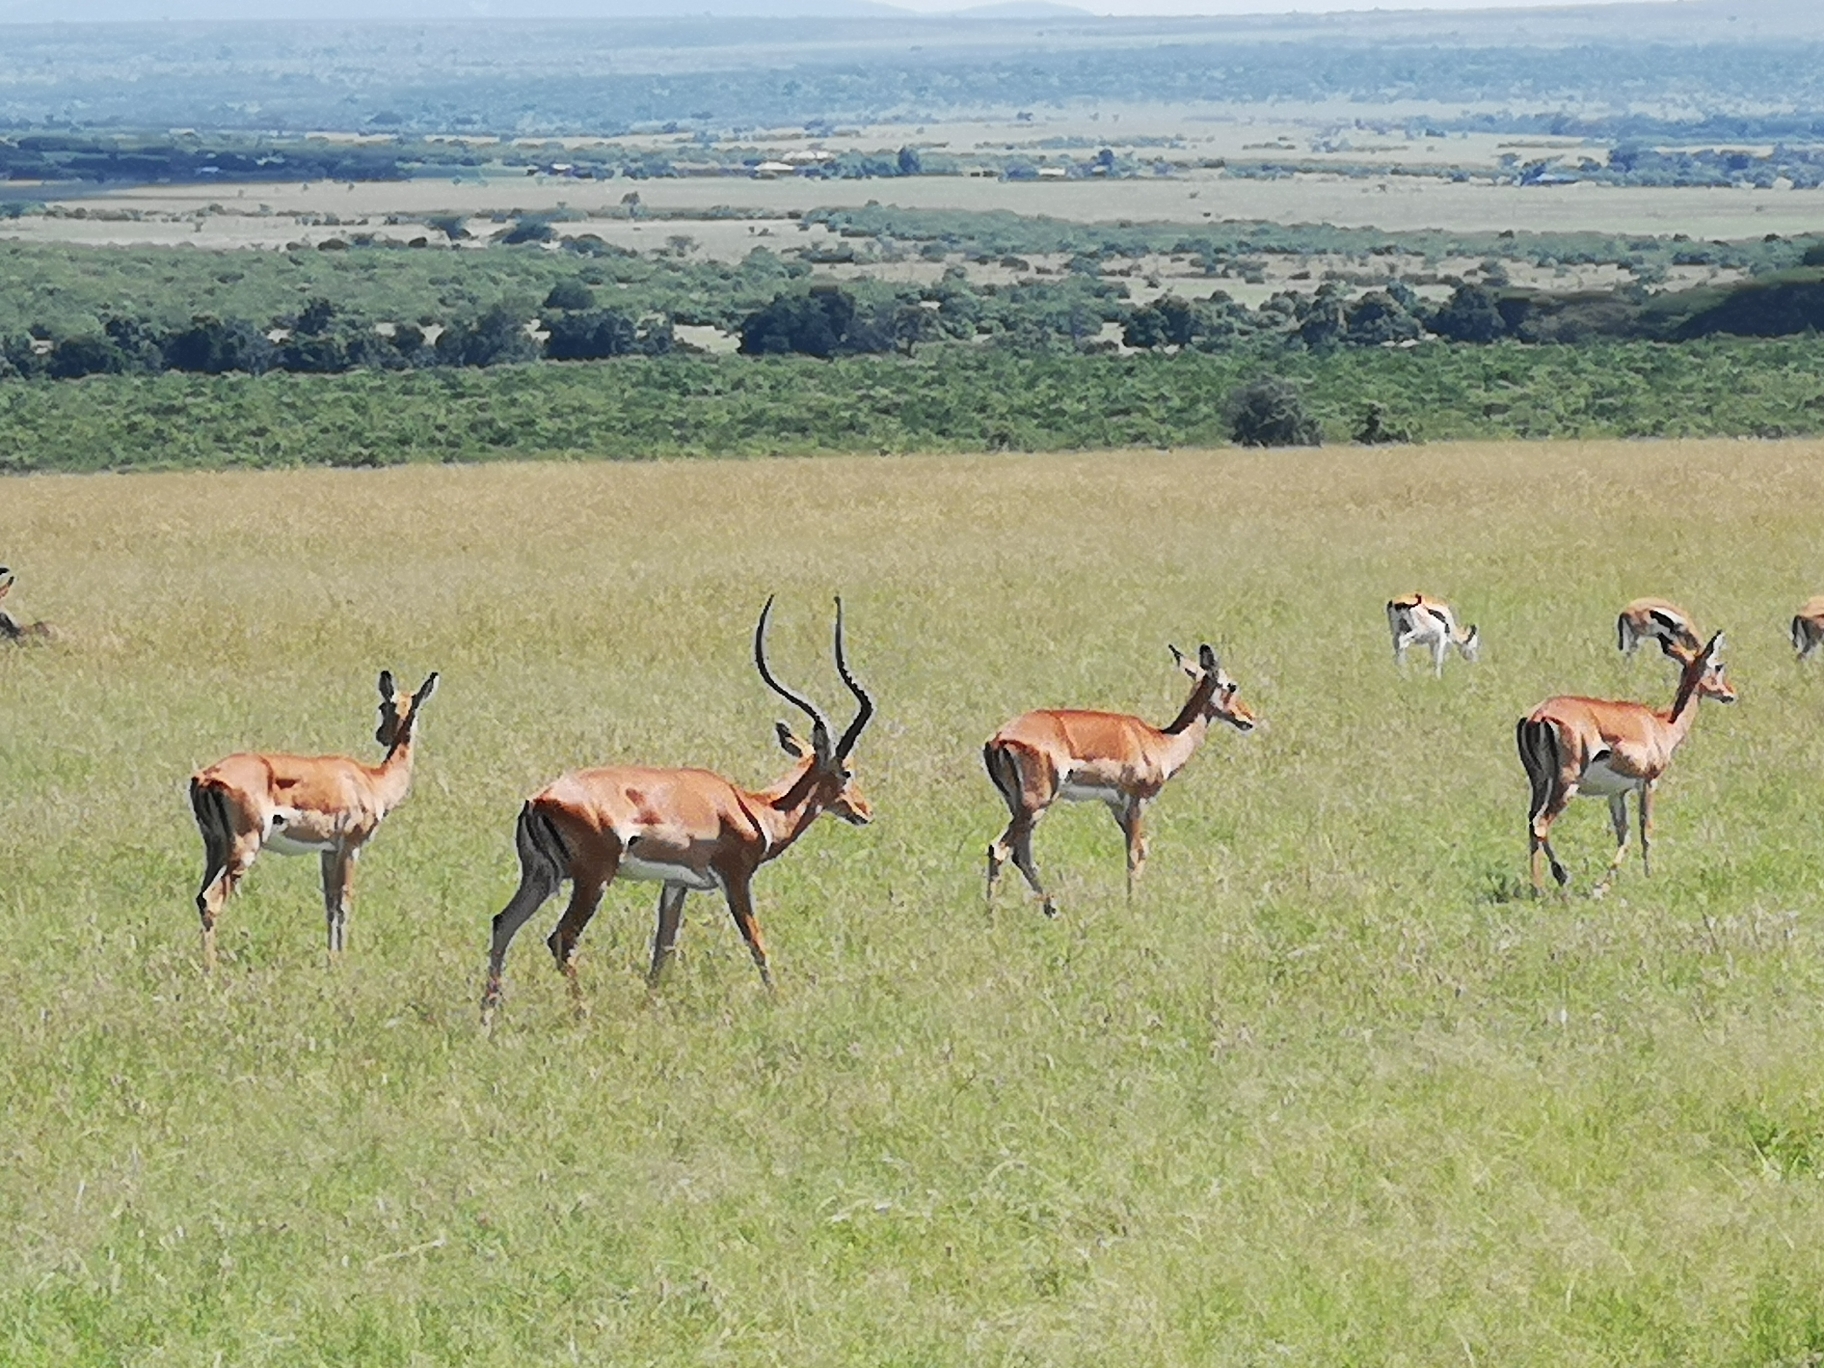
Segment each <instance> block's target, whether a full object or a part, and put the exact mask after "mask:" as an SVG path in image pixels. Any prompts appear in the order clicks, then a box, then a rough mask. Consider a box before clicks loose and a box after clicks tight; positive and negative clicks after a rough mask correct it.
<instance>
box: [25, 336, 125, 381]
mask: <svg viewBox="0 0 1824 1368" xmlns="http://www.w3.org/2000/svg"><path fill="white" fill-rule="evenodd" d="M126 369H127V358H126V357H125V356H123V355H122V354H121V350H120V348H119V347H117V346H115V345H114V340H113V339H112V338H110V337H108V336H106V335H105V334H104V335H100V336H98V335H96V334H94V333H88V334H85V335H84V336H82V337H66V338H65V339H64V340H63V341H61V342H59V343H58V344H57V346H56V348H55V349H54V350H52V352H51V353H50V355H49V356H48V357H47V358H46V364H45V368H44V373H45V374H46V375H49V376H50V377H51V378H52V379H53V380H73V379H75V378H76V377H77V376H81V375H119V374H120V373H121V372H122V371H124V370H126Z"/></svg>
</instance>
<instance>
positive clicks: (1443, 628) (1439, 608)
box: [1387, 594, 1482, 677]
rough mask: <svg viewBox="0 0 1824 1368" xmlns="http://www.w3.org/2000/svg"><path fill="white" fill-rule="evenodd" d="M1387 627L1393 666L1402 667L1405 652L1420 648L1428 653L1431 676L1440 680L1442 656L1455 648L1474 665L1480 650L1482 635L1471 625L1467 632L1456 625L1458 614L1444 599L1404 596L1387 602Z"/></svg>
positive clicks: (1404, 661) (1404, 662) (1442, 668)
mask: <svg viewBox="0 0 1824 1368" xmlns="http://www.w3.org/2000/svg"><path fill="white" fill-rule="evenodd" d="M1387 627H1388V630H1389V631H1391V632H1392V633H1393V663H1394V664H1395V665H1399V666H1404V665H1405V664H1406V652H1407V651H1409V650H1410V649H1412V648H1413V647H1414V646H1423V647H1425V648H1426V649H1427V650H1429V651H1430V652H1431V668H1432V673H1434V674H1436V675H1438V676H1440V677H1442V676H1443V674H1444V657H1445V656H1446V655H1448V654H1449V653H1450V648H1451V647H1452V646H1455V647H1456V648H1457V653H1458V654H1459V655H1461V656H1462V657H1463V659H1465V660H1467V661H1469V662H1471V663H1472V664H1473V663H1474V662H1475V659H1476V655H1477V653H1478V652H1479V651H1480V650H1481V649H1482V633H1481V630H1480V629H1479V628H1477V627H1476V626H1475V625H1474V624H1471V626H1470V627H1469V629H1468V630H1467V631H1465V630H1463V629H1462V628H1460V627H1458V626H1457V615H1456V613H1455V612H1453V611H1452V610H1451V606H1450V605H1449V604H1448V603H1446V602H1444V600H1443V599H1436V598H1433V597H1432V596H1431V595H1430V594H1407V595H1406V596H1405V597H1404V598H1396V599H1388V600H1387Z"/></svg>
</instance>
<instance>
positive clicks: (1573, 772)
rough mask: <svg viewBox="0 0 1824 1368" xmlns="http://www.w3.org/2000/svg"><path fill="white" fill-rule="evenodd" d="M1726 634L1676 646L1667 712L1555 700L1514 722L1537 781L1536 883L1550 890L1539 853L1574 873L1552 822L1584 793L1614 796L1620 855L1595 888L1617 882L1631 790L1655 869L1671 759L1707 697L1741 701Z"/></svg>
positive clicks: (1643, 846) (1531, 814)
mask: <svg viewBox="0 0 1824 1368" xmlns="http://www.w3.org/2000/svg"><path fill="white" fill-rule="evenodd" d="M1722 649H1723V634H1722V633H1721V632H1718V633H1717V634H1716V635H1715V636H1713V637H1711V638H1710V641H1709V644H1707V645H1706V646H1704V647H1703V648H1702V649H1701V650H1698V651H1694V652H1692V653H1691V654H1690V655H1689V656H1686V655H1683V654H1682V653H1681V652H1678V651H1673V652H1670V654H1672V655H1673V658H1674V659H1677V660H1680V661H1681V663H1682V665H1683V668H1682V670H1681V671H1680V673H1679V680H1678V693H1677V694H1676V695H1675V696H1674V698H1673V700H1672V706H1671V707H1670V708H1669V709H1667V710H1666V711H1664V712H1660V711H1657V710H1656V709H1653V708H1649V707H1648V706H1647V705H1646V704H1644V703H1632V702H1614V701H1609V700H1606V699H1599V698H1573V697H1564V698H1548V699H1546V701H1545V702H1543V703H1541V704H1540V705H1539V706H1538V707H1536V708H1534V709H1533V710H1532V712H1530V713H1528V714H1527V715H1526V716H1525V717H1523V718H1521V719H1520V721H1519V723H1518V724H1517V726H1516V727H1515V739H1516V741H1517V743H1518V745H1519V748H1520V763H1521V764H1522V765H1524V766H1525V767H1526V777H1527V779H1528V780H1529V781H1530V783H1531V784H1532V801H1531V804H1530V806H1529V808H1528V811H1527V827H1526V831H1527V840H1528V843H1529V846H1528V853H1529V859H1530V862H1531V866H1532V876H1533V888H1534V890H1535V891H1536V892H1538V893H1540V894H1543V893H1544V892H1545V881H1544V879H1542V878H1541V877H1540V873H1539V857H1540V855H1542V854H1543V855H1544V856H1545V858H1546V859H1547V860H1549V861H1550V862H1551V866H1552V877H1553V878H1554V879H1556V880H1557V881H1558V886H1559V887H1560V888H1563V887H1564V886H1565V885H1566V884H1568V883H1569V882H1570V878H1571V876H1570V874H1569V873H1568V872H1567V871H1566V870H1565V867H1564V866H1563V865H1562V864H1560V863H1559V862H1558V856H1557V854H1556V853H1555V852H1554V851H1553V850H1552V842H1551V834H1552V824H1553V823H1554V822H1556V821H1557V820H1558V818H1559V817H1561V816H1562V815H1563V814H1564V810H1565V808H1567V807H1569V806H1570V802H1571V799H1572V798H1575V797H1577V796H1578V795H1582V796H1584V797H1589V798H1606V799H1608V800H1609V819H1610V821H1611V822H1612V823H1613V824H1614V827H1615V858H1614V859H1612V860H1610V861H1609V868H1608V872H1607V873H1605V874H1604V875H1603V876H1602V880H1601V882H1599V883H1598V884H1597V885H1596V887H1595V889H1594V890H1593V891H1594V892H1595V894H1596V895H1597V896H1601V894H1602V893H1604V892H1605V891H1606V890H1607V889H1608V886H1609V883H1610V881H1611V880H1613V879H1614V877H1615V874H1616V872H1617V871H1618V870H1619V869H1620V868H1621V864H1622V861H1623V859H1624V858H1626V856H1627V853H1628V804H1627V797H1628V794H1630V793H1633V794H1636V795H1638V796H1637V799H1636V802H1637V804H1638V806H1639V808H1640V867H1641V870H1642V872H1643V873H1647V874H1651V873H1652V867H1651V865H1650V863H1649V859H1648V854H1647V849H1648V842H1649V840H1650V834H1651V831H1652V824H1653V790H1654V787H1655V786H1656V785H1657V784H1658V783H1659V779H1660V776H1661V775H1663V774H1664V773H1665V772H1666V769H1667V767H1668V766H1670V765H1671V763H1672V755H1673V752H1674V751H1676V750H1677V749H1678V748H1679V746H1680V745H1682V744H1683V743H1684V739H1685V737H1686V736H1688V735H1690V732H1691V724H1692V723H1693V722H1695V721H1696V720H1697V708H1698V703H1699V701H1700V700H1702V699H1705V698H1714V699H1715V700H1716V701H1717V702H1719V703H1733V702H1735V690H1734V689H1732V688H1731V687H1730V686H1729V681H1728V680H1727V679H1725V678H1724V677H1723V662H1722V660H1721V659H1720V655H1721V652H1722Z"/></svg>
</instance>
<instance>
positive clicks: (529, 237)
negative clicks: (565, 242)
mask: <svg viewBox="0 0 1824 1368" xmlns="http://www.w3.org/2000/svg"><path fill="white" fill-rule="evenodd" d="M556 236H557V229H555V228H553V227H552V226H551V224H550V221H549V220H547V219H545V218H543V217H542V216H540V215H538V214H527V215H526V216H525V217H524V218H521V219H520V220H519V221H518V222H516V223H515V224H514V225H513V226H512V227H511V228H509V229H507V231H506V232H505V233H503V234H501V238H500V240H501V241H502V242H504V243H505V244H506V245H507V246H509V247H516V246H518V245H519V244H520V243H522V242H549V241H551V239H552V238H554V237H556Z"/></svg>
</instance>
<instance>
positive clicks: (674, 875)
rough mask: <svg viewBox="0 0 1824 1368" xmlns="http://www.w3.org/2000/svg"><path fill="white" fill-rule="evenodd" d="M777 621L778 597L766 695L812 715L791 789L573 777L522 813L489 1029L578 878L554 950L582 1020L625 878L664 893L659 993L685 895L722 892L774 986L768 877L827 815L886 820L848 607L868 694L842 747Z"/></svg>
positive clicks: (657, 942) (491, 960) (672, 777)
mask: <svg viewBox="0 0 1824 1368" xmlns="http://www.w3.org/2000/svg"><path fill="white" fill-rule="evenodd" d="M772 611H773V600H772V599H771V598H769V599H767V601H766V606H765V607H764V608H762V609H761V610H760V621H759V623H758V625H757V626H756V627H755V628H754V666H755V668H757V669H758V670H759V672H760V678H761V679H762V680H763V681H764V682H765V684H766V686H767V688H769V689H771V690H772V691H773V692H774V693H776V694H778V695H779V696H780V697H781V698H783V699H785V701H786V702H788V703H790V704H792V706H794V707H796V708H797V709H799V710H800V711H801V712H803V713H804V715H805V716H806V717H808V718H809V719H810V722H811V739H810V740H809V741H808V742H807V741H805V740H803V739H802V738H801V737H799V736H798V735H797V734H796V733H794V732H793V731H792V729H791V728H790V727H789V726H787V725H786V724H785V723H784V722H781V723H779V724H778V735H779V744H780V746H781V747H783V748H784V750H785V753H786V754H787V755H789V756H791V757H792V759H793V761H794V762H795V763H794V764H793V765H792V768H791V769H790V770H788V771H787V772H786V773H785V775H784V777H782V778H781V779H779V780H778V782H776V783H774V784H773V785H771V786H770V787H768V788H764V789H758V790H750V789H744V788H740V787H738V786H737V785H735V784H734V783H732V782H730V781H729V780H727V779H724V778H723V777H722V776H721V775H719V774H715V773H712V772H711V771H709V770H701V769H649V768H645V767H640V766H631V765H629V766H617V767H614V768H609V769H587V770H573V771H571V772H570V773H568V774H565V775H563V776H561V777H560V778H558V779H556V780H554V781H553V782H552V783H550V784H548V785H546V786H545V787H544V788H543V789H541V790H540V791H539V792H538V793H535V794H534V795H533V796H532V797H531V798H530V799H528V800H527V801H526V805H525V806H524V807H523V808H521V809H520V813H519V827H518V831H517V833H516V840H517V843H518V847H519V868H520V877H519V888H518V889H517V890H516V891H515V892H514V894H513V897H512V899H511V900H510V901H509V902H508V903H507V905H506V907H505V908H503V909H502V910H501V912H500V914H499V915H498V916H497V917H495V918H494V938H493V944H492V947H491V949H490V951H489V954H488V982H487V988H486V990H485V991H484V993H483V995H482V1002H481V1010H482V1020H483V1022H484V1023H486V1022H488V1021H489V1020H491V1019H492V1016H493V1012H494V1009H495V1007H496V1006H498V1005H499V1002H500V987H501V972H502V970H503V968H504V966H505V964H506V958H507V947H508V946H510V945H511V944H512V943H513V937H514V935H515V934H517V933H518V931H519V928H520V927H521V926H523V925H524V924H525V923H526V920H527V919H528V918H529V917H531V915H532V914H533V913H534V912H536V911H537V910H538V909H539V908H540V907H542V906H544V904H545V902H546V901H547V900H549V899H550V897H551V896H552V895H553V894H554V893H556V892H557V890H558V887H559V885H560V884H562V883H563V881H564V880H566V879H568V880H570V883H571V894H570V905H569V907H568V908H566V909H565V911H564V915H563V917H562V918H561V919H560V920H559V921H558V924H557V929H556V930H554V931H553V932H552V933H551V936H550V938H549V939H548V940H547V941H546V944H547V945H548V946H549V947H550V949H551V954H552V956H553V957H554V958H555V959H556V960H557V964H558V968H559V969H560V970H562V971H563V973H564V975H565V977H567V978H568V979H569V981H570V993H571V998H572V1000H573V1001H574V1002H575V1003H576V1005H577V1009H578V1010H579V1011H582V1010H584V1008H583V999H582V990H581V986H580V984H579V983H578V980H577V973H576V946H577V941H578V939H579V938H580V937H581V936H582V934H583V928H584V927H586V926H588V924H589V919H590V918H591V917H593V916H594V915H595V909H596V907H597V906H598V905H599V904H600V903H601V900H602V894H603V892H604V891H605V890H606V889H607V887H608V885H609V884H610V883H612V882H613V881H614V880H615V879H616V878H617V877H619V878H624V879H638V880H644V881H647V882H652V883H657V884H659V885H660V889H659V916H658V929H657V931H656V932H655V933H654V935H653V938H652V967H651V969H650V970H649V971H648V972H647V976H646V977H647V983H648V985H649V986H650V987H653V988H656V987H657V986H658V983H659V978H660V976H661V975H662V974H663V973H664V971H665V966H666V964H667V963H668V962H669V961H670V960H671V957H672V953H673V951H674V950H675V948H676V946H677V939H678V927H679V924H680V922H681V921H682V918H683V914H684V900H685V898H687V897H688V896H689V895H690V894H691V893H709V892H713V891H715V890H717V889H720V890H721V892H722V895H723V897H724V898H726V899H727V901H728V910H729V913H730V915H731V916H733V917H734V919H735V925H736V927H738V928H739V929H740V932H741V936H742V939H743V940H745V941H746V942H747V948H748V952H749V953H750V954H751V955H752V956H753V958H754V963H755V964H756V965H757V966H758V967H759V969H760V979H761V982H763V983H764V984H765V985H766V986H767V988H768V989H770V988H772V986H773V974H772V970H771V969H770V968H769V967H768V965H767V958H766V942H765V940H764V939H763V938H762V937H761V934H760V924H759V923H758V922H757V921H755V920H754V898H753V881H754V875H755V873H757V872H758V871H759V869H760V866H761V865H763V864H765V863H767V861H769V860H775V859H777V858H778V857H779V856H781V855H783V854H784V853H785V852H786V851H787V850H789V849H791V847H792V843H793V842H795V841H796V840H797V839H798V838H799V837H800V836H802V835H803V834H804V833H805V831H806V830H807V829H808V828H809V827H810V825H811V823H813V822H815V821H816V820H817V818H818V817H819V816H821V815H822V814H823V813H825V812H832V813H834V814H835V815H836V816H838V817H840V818H842V819H843V820H844V821H845V822H848V823H850V824H851V825H854V826H865V825H867V823H868V822H869V821H870V820H872V819H873V816H874V810H873V809H872V808H871V807H870V806H869V805H868V800H867V799H866V798H865V797H864V796H863V795H862V792H861V788H860V786H859V785H858V784H857V783H856V782H855V775H854V773H853V771H851V770H850V768H849V755H850V752H852V751H853V750H854V749H855V743H856V741H857V740H859V739H860V737H861V733H862V730H863V729H864V728H865V727H866V726H867V725H868V719H869V718H870V717H872V716H873V715H874V703H873V701H872V700H871V699H870V698H869V697H868V695H867V692H866V690H864V689H863V688H862V687H861V685H860V684H859V683H857V682H856V680H855V676H854V675H853V674H851V673H850V672H849V663H848V658H847V656H846V654H845V653H844V650H843V639H842V600H841V599H840V598H839V599H837V600H836V672H837V674H839V675H840V676H841V677H842V682H843V683H844V684H845V685H847V686H848V689H849V692H850V693H852V694H854V695H855V701H856V704H857V709H856V713H855V719H854V721H852V722H850V723H849V726H848V730H847V731H845V732H843V734H842V736H841V737H840V738H839V739H836V740H831V733H830V724H829V722H828V721H827V720H826V719H825V717H824V715H823V714H822V713H821V712H819V711H818V709H817V707H816V706H815V705H814V704H812V703H811V702H809V701H808V700H806V699H804V698H802V697H800V696H799V695H798V694H795V693H793V692H792V691H791V690H790V689H788V688H786V687H785V686H784V685H783V684H781V683H780V682H779V681H778V680H777V679H775V678H773V673H772V671H771V670H770V669H768V668H767V663H766V624H767V619H768V617H769V616H770V615H771V614H772Z"/></svg>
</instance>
